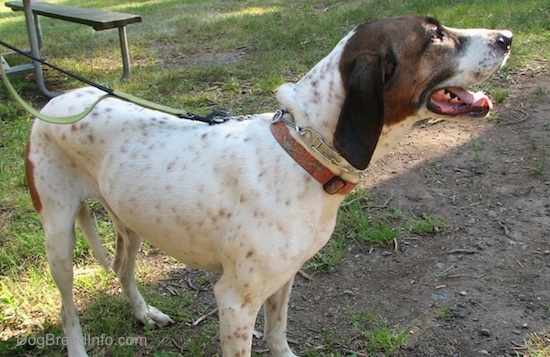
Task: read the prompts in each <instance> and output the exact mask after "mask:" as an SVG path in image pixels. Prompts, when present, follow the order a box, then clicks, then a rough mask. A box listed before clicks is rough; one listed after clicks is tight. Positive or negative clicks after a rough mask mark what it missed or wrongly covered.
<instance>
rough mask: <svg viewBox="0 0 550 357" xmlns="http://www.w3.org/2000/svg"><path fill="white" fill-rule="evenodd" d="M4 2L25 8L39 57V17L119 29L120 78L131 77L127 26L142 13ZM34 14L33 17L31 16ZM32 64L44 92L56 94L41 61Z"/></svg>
mask: <svg viewBox="0 0 550 357" xmlns="http://www.w3.org/2000/svg"><path fill="white" fill-rule="evenodd" d="M5 5H6V6H7V7H9V8H11V9H12V10H13V11H25V16H26V17H27V19H26V20H27V31H28V32H29V38H30V40H31V49H30V50H29V52H30V53H32V54H33V56H34V57H36V58H40V52H39V51H40V49H41V48H42V29H41V26H40V18H39V17H40V16H45V17H50V18H54V19H59V20H63V21H69V22H74V23H78V24H82V25H88V26H91V27H92V28H93V29H94V30H96V31H103V30H109V29H115V28H117V29H118V33H119V40H120V52H121V56H122V66H123V71H122V76H121V77H120V81H124V80H126V79H128V77H129V76H130V55H129V51H128V40H127V36H126V26H127V25H130V24H133V23H138V22H141V16H139V15H134V14H126V13H121V12H111V11H105V10H98V9H84V8H78V7H72V6H65V5H58V4H52V3H47V2H42V1H40V2H38V1H36V2H31V1H30V0H24V1H8V2H6V3H5ZM31 14H32V16H29V15H31ZM29 17H32V19H30V18H29ZM33 38H34V40H36V43H35V44H33V42H34V41H33ZM2 64H3V65H4V66H5V67H6V65H7V62H6V61H5V60H4V59H3V58H2ZM31 66H32V67H31V69H32V68H34V69H36V72H37V74H38V72H40V75H37V82H38V84H39V87H40V89H41V90H42V92H45V94H47V95H48V94H49V96H54V95H55V93H51V92H49V91H48V90H47V89H46V87H45V85H44V82H43V77H42V72H41V67H40V64H39V63H38V62H34V63H33V64H31ZM38 67H40V68H38ZM28 69H29V65H27V66H25V65H23V66H16V67H13V68H7V69H6V72H7V73H17V72H19V71H25V70H28ZM38 77H40V78H38ZM48 92H49V93H48Z"/></svg>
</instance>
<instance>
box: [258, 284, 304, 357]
mask: <svg viewBox="0 0 550 357" xmlns="http://www.w3.org/2000/svg"><path fill="white" fill-rule="evenodd" d="M293 282H294V278H293V279H290V281H289V282H287V283H286V284H284V285H283V286H282V287H281V288H280V289H279V290H277V291H276V292H275V293H274V294H273V295H271V296H270V297H269V298H268V299H267V300H266V301H265V303H264V317H265V326H264V339H265V340H266V342H267V346H268V347H269V350H270V352H271V355H272V356H273V357H297V356H296V355H295V354H294V353H292V351H291V350H290V347H289V346H288V342H287V339H286V324H287V313H288V300H289V298H290V291H291V290H292V283H293Z"/></svg>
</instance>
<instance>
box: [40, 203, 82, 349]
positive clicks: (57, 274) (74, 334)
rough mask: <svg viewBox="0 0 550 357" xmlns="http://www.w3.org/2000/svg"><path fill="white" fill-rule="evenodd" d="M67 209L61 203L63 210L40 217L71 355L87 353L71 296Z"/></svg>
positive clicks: (71, 224) (72, 244)
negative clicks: (59, 295)
mask: <svg viewBox="0 0 550 357" xmlns="http://www.w3.org/2000/svg"><path fill="white" fill-rule="evenodd" d="M75 210H76V209H75ZM75 210H72V211H73V212H74V211H75ZM52 212H53V211H50V212H48V213H52ZM70 212H71V210H70V209H68V207H65V210H64V211H63V212H57V214H51V215H49V214H48V215H47V216H46V215H42V216H41V220H42V224H43V227H44V233H45V238H46V255H47V257H48V263H49V265H50V271H51V274H52V277H53V280H54V281H55V284H56V285H57V288H58V289H59V292H60V294H61V318H62V320H63V331H64V333H65V337H66V338H67V350H68V354H69V356H71V357H73V356H87V353H86V348H85V346H84V338H83V335H82V329H81V327H80V321H79V318H78V310H77V308H76V305H75V303H74V300H73V250H74V247H75V243H76V236H75V231H74V222H75V216H74V215H73V216H69V214H70Z"/></svg>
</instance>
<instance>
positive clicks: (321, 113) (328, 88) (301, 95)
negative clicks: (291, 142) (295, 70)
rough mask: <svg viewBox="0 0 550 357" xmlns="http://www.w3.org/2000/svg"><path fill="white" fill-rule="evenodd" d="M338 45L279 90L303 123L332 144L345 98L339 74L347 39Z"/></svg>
mask: <svg viewBox="0 0 550 357" xmlns="http://www.w3.org/2000/svg"><path fill="white" fill-rule="evenodd" d="M354 33H355V31H352V32H350V33H349V34H348V35H347V36H346V37H344V38H343V39H342V40H341V41H340V42H339V43H338V44H337V45H336V47H335V48H334V49H333V50H332V52H330V53H329V54H328V55H327V56H326V57H325V58H323V59H322V60H321V61H320V62H319V63H317V65H315V67H313V68H312V69H311V70H310V71H309V72H308V73H307V74H306V75H305V76H304V77H303V78H302V79H301V80H300V81H298V82H297V83H286V84H283V85H281V86H280V87H279V89H278V90H277V99H278V100H279V102H280V103H281V104H282V105H283V106H284V107H285V108H286V109H287V110H288V111H289V112H290V113H291V114H292V116H293V117H294V120H295V121H296V122H297V123H298V124H299V125H301V126H303V127H311V128H312V129H314V130H316V131H317V132H318V133H319V134H321V135H322V137H323V138H324V140H325V141H326V142H327V144H329V145H332V141H333V135H334V132H335V130H336V125H337V124H338V117H339V115H340V110H341V108H342V104H343V103H344V99H345V90H344V86H343V82H342V77H341V75H340V70H339V66H340V59H341V57H342V53H343V51H344V47H345V46H346V43H347V42H348V39H349V38H350V37H351V36H353V34H354Z"/></svg>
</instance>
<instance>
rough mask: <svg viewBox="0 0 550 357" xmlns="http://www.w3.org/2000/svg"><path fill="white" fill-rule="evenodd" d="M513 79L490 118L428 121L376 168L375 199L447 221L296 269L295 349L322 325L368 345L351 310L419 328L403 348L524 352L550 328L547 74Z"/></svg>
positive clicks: (313, 338) (318, 344)
mask: <svg viewBox="0 0 550 357" xmlns="http://www.w3.org/2000/svg"><path fill="white" fill-rule="evenodd" d="M505 84H506V85H507V86H508V88H509V90H510V97H509V98H508V99H507V100H506V101H505V103H502V104H499V105H497V108H496V110H495V113H494V115H493V116H492V120H481V121H480V122H478V123H475V124H456V123H449V122H437V123H421V124H420V125H417V126H415V127H414V128H413V129H412V130H411V131H410V132H409V133H408V134H407V135H406V137H405V138H404V139H403V140H402V142H401V143H400V145H399V146H398V147H397V148H396V149H395V150H394V151H393V152H392V153H391V154H389V155H388V156H387V157H386V158H385V159H384V160H383V161H381V162H378V163H377V164H375V165H374V166H373V167H372V168H371V169H370V172H369V174H368V175H367V181H366V183H365V184H366V187H367V188H368V192H369V196H370V198H371V200H372V204H373V205H375V206H382V207H397V208H399V209H401V210H404V211H407V212H408V213H409V214H411V215H413V216H420V215H422V214H423V213H430V214H433V215H437V216H439V217H441V218H443V219H444V220H445V221H446V222H447V227H445V228H443V229H441V230H440V231H439V232H437V233H434V234H427V235H412V234H406V235H402V236H401V237H400V238H399V239H398V240H397V245H390V246H387V247H380V246H372V247H368V246H365V245H362V246H359V245H353V243H351V244H352V245H351V246H350V251H349V253H348V255H347V257H346V258H345V259H344V260H343V262H341V263H340V264H338V265H337V266H336V268H335V269H334V270H333V271H332V272H330V273H327V274H322V273H314V274H313V275H312V277H311V279H310V280H308V279H305V278H303V277H300V276H298V277H297V278H296V281H295V284H294V289H293V293H292V297H291V302H290V310H289V340H290V341H291V343H292V347H293V349H294V350H295V352H296V353H298V354H300V352H301V351H305V350H306V349H307V348H308V347H309V348H311V347H315V348H318V350H319V351H324V347H323V346H324V343H326V341H324V340H323V334H324V332H323V331H324V330H325V329H327V330H328V331H329V332H330V334H340V335H343V336H346V338H347V341H349V343H348V344H347V345H342V348H341V350H340V351H339V353H341V355H350V356H351V355H353V353H352V351H361V350H364V348H365V345H366V344H367V343H368V341H366V339H365V338H364V336H361V335H360V334H358V333H357V330H356V329H354V328H353V326H352V322H351V320H350V319H349V317H347V316H346V315H345V312H344V311H348V312H349V311H364V312H368V313H371V314H374V315H375V316H377V317H383V318H385V319H387V321H388V323H389V326H390V327H394V326H395V327H397V328H399V329H407V328H408V329H410V334H409V341H408V343H407V344H406V346H404V347H402V348H401V349H399V350H398V351H397V352H396V356H400V357H403V356H406V357H417V356H418V357H420V356H426V357H435V356H453V357H459V356H460V357H469V356H484V355H488V356H520V355H521V348H520V347H519V346H520V345H521V344H522V343H523V341H524V339H525V338H526V337H527V336H528V335H529V334H531V333H534V332H537V333H543V332H544V331H548V328H549V327H550V241H549V240H548V233H549V232H550V230H549V227H550V116H549V114H548V113H550V98H549V96H548V93H550V78H548V77H542V78H540V77H536V76H533V75H527V74H525V75H519V76H515V77H514V79H509V80H508V82H507V83H505ZM382 209H383V208H382ZM182 273H183V272H181V271H180V272H179V274H182ZM183 274H186V275H187V277H186V278H185V279H190V278H191V279H193V277H194V276H195V273H193V272H192V271H188V272H186V273H183ZM197 274H200V273H197ZM161 290H162V287H161ZM198 302H199V305H201V306H202V309H203V311H206V310H208V309H209V308H213V307H214V304H215V302H214V300H213V297H212V294H211V293H208V292H206V293H201V294H199V295H198ZM214 317H215V315H214V316H213V317H212V318H214ZM261 320H262V319H261V317H260V318H259V320H258V324H257V329H258V330H259V331H261V330H262V321H261ZM188 328H189V326H187V327H186V326H182V330H183V331H185V330H186V329H188ZM184 334H185V332H184ZM184 339H185V337H184V336H182V341H181V342H182V343H183V341H184ZM254 349H255V350H256V351H262V349H265V345H263V343H262V342H260V341H258V340H256V342H255V346H254ZM327 349H328V347H327ZM331 350H332V351H334V346H332V348H331ZM325 352H328V351H325ZM214 353H215V352H214ZM357 355H359V356H361V355H362V354H357ZM381 356H383V355H382V354H381Z"/></svg>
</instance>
